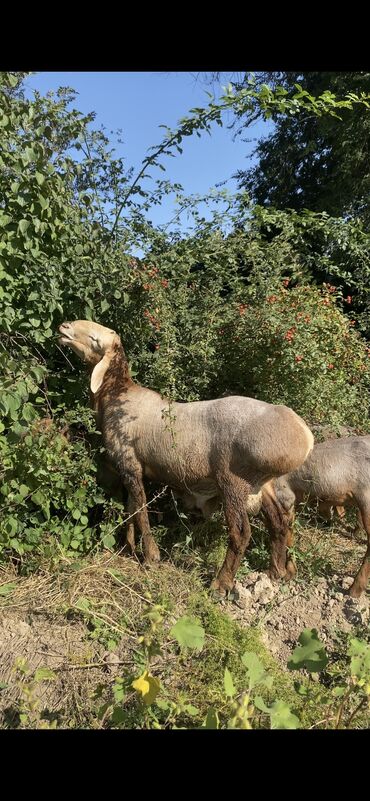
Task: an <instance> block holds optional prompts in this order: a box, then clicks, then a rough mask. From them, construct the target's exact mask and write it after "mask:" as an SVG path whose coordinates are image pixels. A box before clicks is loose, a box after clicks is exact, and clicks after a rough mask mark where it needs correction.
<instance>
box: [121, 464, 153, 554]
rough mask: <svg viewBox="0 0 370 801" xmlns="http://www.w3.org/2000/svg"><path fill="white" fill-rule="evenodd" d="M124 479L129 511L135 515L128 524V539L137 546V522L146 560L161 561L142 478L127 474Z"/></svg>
mask: <svg viewBox="0 0 370 801" xmlns="http://www.w3.org/2000/svg"><path fill="white" fill-rule="evenodd" d="M123 481H124V484H125V487H126V489H127V491H128V511H129V514H130V515H133V517H132V518H131V520H130V522H129V524H128V531H127V541H128V543H129V545H130V546H131V548H132V543H133V545H134V547H135V540H134V529H133V525H134V522H135V523H136V525H137V527H138V529H139V532H140V535H141V537H142V541H143V552H144V561H145V562H146V563H149V564H152V563H153V562H159V561H160V558H161V557H160V553H159V548H158V545H157V544H156V542H155V540H154V537H153V536H152V534H151V531H150V523H149V517H148V511H147V506H146V503H147V501H146V496H145V490H144V485H143V482H142V478H141V476H138V475H135V476H125V477H124V479H123Z"/></svg>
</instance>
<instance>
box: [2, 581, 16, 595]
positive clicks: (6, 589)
mask: <svg viewBox="0 0 370 801" xmlns="http://www.w3.org/2000/svg"><path fill="white" fill-rule="evenodd" d="M15 586H16V584H15V582H14V581H10V582H9V583H8V584H2V585H1V586H0V595H2V596H5V595H9V594H10V593H11V592H13V590H14V588H15Z"/></svg>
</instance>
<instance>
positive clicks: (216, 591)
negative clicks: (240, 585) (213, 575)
mask: <svg viewBox="0 0 370 801" xmlns="http://www.w3.org/2000/svg"><path fill="white" fill-rule="evenodd" d="M210 595H211V598H213V600H214V601H226V600H228V601H237V600H238V599H239V593H238V590H237V589H236V587H231V589H227V588H225V587H223V586H221V584H220V582H219V580H218V579H214V581H212V584H211V587H210Z"/></svg>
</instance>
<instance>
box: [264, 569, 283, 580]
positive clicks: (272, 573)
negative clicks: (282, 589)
mask: <svg viewBox="0 0 370 801" xmlns="http://www.w3.org/2000/svg"><path fill="white" fill-rule="evenodd" d="M286 572H287V571H286V568H285V567H284V568H281V569H278V568H277V567H270V568H269V569H268V570H266V575H267V576H268V577H269V579H271V581H281V580H282V579H285V577H286Z"/></svg>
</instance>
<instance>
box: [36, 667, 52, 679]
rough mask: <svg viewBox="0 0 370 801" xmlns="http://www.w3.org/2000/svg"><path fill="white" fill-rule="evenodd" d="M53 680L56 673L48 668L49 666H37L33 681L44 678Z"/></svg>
mask: <svg viewBox="0 0 370 801" xmlns="http://www.w3.org/2000/svg"><path fill="white" fill-rule="evenodd" d="M46 679H47V680H48V681H50V680H55V679H56V675H55V673H54V671H53V670H49V668H37V670H36V672H35V676H34V681H45V680H46Z"/></svg>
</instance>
